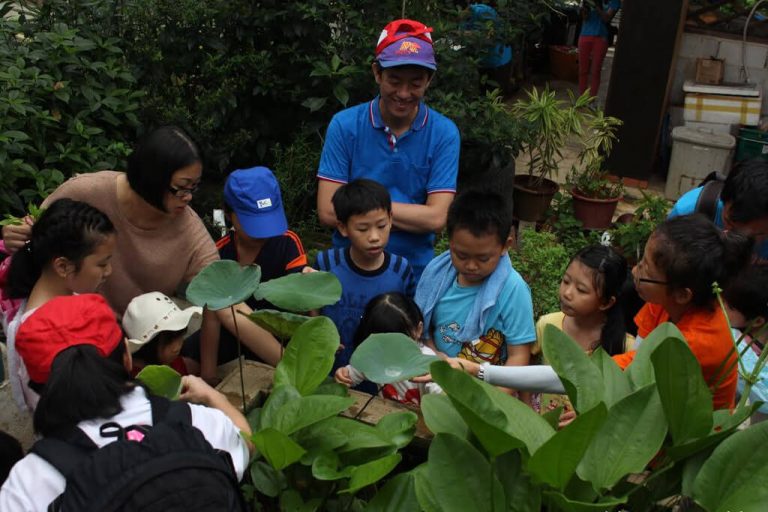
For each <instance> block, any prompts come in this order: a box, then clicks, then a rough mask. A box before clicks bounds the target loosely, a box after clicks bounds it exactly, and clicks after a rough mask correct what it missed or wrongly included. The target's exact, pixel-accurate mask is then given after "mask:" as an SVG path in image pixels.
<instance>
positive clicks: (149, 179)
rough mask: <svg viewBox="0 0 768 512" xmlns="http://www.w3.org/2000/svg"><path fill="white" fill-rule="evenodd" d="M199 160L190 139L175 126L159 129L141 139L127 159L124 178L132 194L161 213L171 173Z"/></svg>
mask: <svg viewBox="0 0 768 512" xmlns="http://www.w3.org/2000/svg"><path fill="white" fill-rule="evenodd" d="M201 161H202V158H201V157H200V151H199V150H198V148H197V145H196V144H195V142H194V141H193V140H192V138H191V137H190V136H189V135H188V134H187V133H185V132H184V130H182V129H181V128H179V127H176V126H163V127H162V128H158V129H157V130H153V131H151V132H150V133H148V134H147V135H146V136H144V137H143V138H142V139H141V140H140V141H139V143H138V144H137V146H136V149H134V150H133V153H131V154H130V156H128V169H127V171H126V173H125V174H126V176H127V177H128V184H129V185H130V186H131V189H133V191H134V192H136V193H137V194H138V195H139V196H141V197H142V199H144V200H145V201H146V202H148V203H149V204H151V205H152V206H154V207H155V208H157V209H158V210H161V211H166V209H165V205H164V204H163V199H164V197H165V193H166V192H167V191H168V187H169V186H170V185H171V176H173V173H175V172H176V171H178V170H179V169H183V168H184V167H188V166H190V165H192V164H195V163H199V162H201Z"/></svg>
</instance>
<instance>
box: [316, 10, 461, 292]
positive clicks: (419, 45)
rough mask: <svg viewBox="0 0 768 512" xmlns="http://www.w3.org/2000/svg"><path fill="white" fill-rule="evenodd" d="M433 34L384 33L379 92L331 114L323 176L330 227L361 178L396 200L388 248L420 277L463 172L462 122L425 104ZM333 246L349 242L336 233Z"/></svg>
mask: <svg viewBox="0 0 768 512" xmlns="http://www.w3.org/2000/svg"><path fill="white" fill-rule="evenodd" d="M431 32H432V29H431V28H430V27H427V26H426V25H424V24H423V23H420V22H418V21H413V20H405V19H403V20H396V21H393V22H391V23H389V24H388V25H387V26H386V27H385V28H384V30H383V31H382V33H381V36H380V38H379V42H378V44H377V46H376V52H375V61H374V62H373V65H372V68H373V76H374V79H375V80H376V83H377V84H378V85H379V95H378V96H377V97H376V98H374V99H373V100H372V101H370V102H368V103H363V104H361V105H357V106H354V107H351V108H348V109H346V110H343V111H341V112H339V113H338V114H336V115H335V116H334V117H333V119H332V120H331V123H330V125H329V126H328V131H327V133H326V138H325V144H324V145H323V152H322V155H321V157H320V168H319V169H318V172H317V177H318V179H319V182H318V191H317V211H318V216H319V217H320V221H321V222H322V223H323V224H325V225H327V226H331V227H336V225H337V218H336V214H335V212H334V209H333V205H332V203H331V198H332V197H333V194H334V192H336V190H337V189H338V188H339V187H341V186H342V185H344V184H346V183H349V182H351V181H352V180H355V179H360V178H366V179H370V180H374V181H377V182H379V183H381V184H382V185H384V187H385V188H386V189H387V190H388V191H389V193H390V196H391V197H392V225H393V226H392V235H391V237H390V240H389V245H388V246H387V250H388V251H390V252H392V253H393V254H397V255H398V256H403V257H404V258H406V259H408V261H409V262H410V263H411V265H412V266H413V270H414V274H415V276H416V278H417V279H418V277H419V276H420V275H421V272H422V270H423V269H424V267H425V266H426V265H427V263H428V262H429V260H431V259H432V257H433V255H434V250H433V244H434V238H435V235H434V233H435V231H440V230H441V229H443V227H444V226H445V219H446V215H447V213H448V206H449V205H450V204H451V201H452V200H453V196H454V194H455V193H456V176H457V173H458V168H459V145H460V141H459V131H458V129H457V128H456V125H455V124H453V122H452V121H451V120H450V119H448V118H446V117H444V116H443V115H441V114H439V113H438V112H436V111H434V110H432V109H430V108H429V107H427V106H426V105H425V104H424V101H423V99H424V95H425V93H426V91H427V88H428V87H429V84H430V82H431V81H432V77H433V76H434V72H435V70H436V69H437V63H436V62H435V53H434V50H433V48H432V36H431ZM333 245H334V246H335V247H346V246H347V245H348V241H347V240H345V239H344V237H342V236H341V235H340V234H339V232H338V231H336V232H335V233H334V236H333Z"/></svg>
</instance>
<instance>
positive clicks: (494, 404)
mask: <svg viewBox="0 0 768 512" xmlns="http://www.w3.org/2000/svg"><path fill="white" fill-rule="evenodd" d="M590 364H591V363H590ZM430 370H431V373H432V378H434V379H435V382H437V383H438V384H440V386H441V387H442V388H443V390H444V391H445V393H446V394H447V395H448V396H449V397H450V399H451V402H453V405H454V406H455V407H456V410H457V411H458V412H459V414H460V415H461V417H462V418H463V419H464V421H465V422H466V423H467V425H468V426H469V428H470V430H471V431H472V432H473V433H474V434H475V436H477V438H478V439H479V441H480V443H481V444H482V445H483V448H485V450H486V451H487V452H488V453H489V454H490V455H492V456H496V455H500V454H502V453H505V452H507V451H509V450H513V449H515V448H519V447H521V446H525V447H526V448H527V450H528V453H534V452H535V451H536V450H537V449H538V448H539V446H541V445H542V444H544V442H545V441H546V440H547V439H549V438H550V437H551V436H552V435H553V434H554V430H553V429H552V427H551V426H550V425H549V423H547V422H546V420H545V419H544V418H542V417H541V416H540V415H539V414H536V413H535V412H534V411H533V410H532V409H531V408H530V407H528V406H527V405H525V404H524V403H523V402H521V401H520V400H518V399H516V398H513V397H511V396H509V395H508V394H506V393H504V392H503V391H501V390H500V389H498V388H496V387H495V386H491V385H490V384H487V383H485V382H482V381H480V380H478V379H476V378H474V377H472V376H470V375H468V374H466V373H464V372H462V371H459V370H454V369H453V368H451V367H450V366H449V365H448V364H447V363H445V362H444V361H437V362H435V363H432V365H431V366H430Z"/></svg>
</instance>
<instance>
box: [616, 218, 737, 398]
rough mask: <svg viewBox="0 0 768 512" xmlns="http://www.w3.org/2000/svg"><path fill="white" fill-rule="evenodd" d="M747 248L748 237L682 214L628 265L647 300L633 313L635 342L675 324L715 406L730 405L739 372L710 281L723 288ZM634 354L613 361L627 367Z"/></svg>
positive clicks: (655, 234) (662, 228) (661, 227)
mask: <svg viewBox="0 0 768 512" xmlns="http://www.w3.org/2000/svg"><path fill="white" fill-rule="evenodd" d="M751 251H752V241H751V239H748V238H746V237H744V236H742V235H739V234H737V233H734V232H721V231H720V230H719V229H718V228H717V227H716V226H715V225H714V224H713V223H712V222H711V221H709V220H707V219H706V218H705V217H703V216H701V215H696V214H694V215H686V216H684V217H675V218H673V219H670V220H667V221H666V222H664V223H662V224H660V225H659V226H658V227H657V228H656V230H655V231H654V232H653V234H652V235H651V238H650V239H649V240H648V243H647V244H646V246H645V252H644V253H643V258H642V259H641V260H640V261H639V262H638V264H637V265H636V266H635V268H634V269H632V275H633V277H634V279H635V287H636V288H637V292H638V294H639V295H640V297H641V298H642V299H643V300H644V301H645V302H646V304H645V306H643V307H642V309H641V310H640V311H639V312H638V314H637V316H635V323H636V324H637V327H638V331H637V334H638V337H637V341H636V344H640V343H641V340H642V339H643V338H645V337H646V336H648V334H650V332H651V331H653V329H655V328H656V327H657V326H658V325H660V324H661V323H663V322H672V323H674V324H675V326H676V327H677V328H678V329H680V332H681V333H682V334H683V336H684V337H685V339H686V341H687V342H688V346H689V347H690V349H691V352H693V354H694V355H695V356H696V359H697V360H698V361H699V364H700V365H701V370H702V373H703V375H704V380H705V381H706V382H707V384H708V385H709V386H710V389H711V390H712V393H713V397H712V401H713V405H714V407H715V408H716V409H726V408H729V407H732V406H733V401H734V397H735V395H736V382H737V378H738V375H737V368H736V354H735V353H734V352H733V351H732V349H733V339H732V337H731V331H730V328H729V327H728V321H727V319H726V317H725V315H724V314H723V312H722V310H721V309H720V308H719V306H718V305H717V301H716V297H715V294H714V292H713V290H712V283H714V282H717V283H718V284H719V285H720V286H721V287H725V286H726V284H727V283H728V281H729V280H730V279H731V278H732V277H733V276H735V275H736V274H737V273H738V272H739V271H740V270H741V269H742V268H744V267H745V266H746V265H747V264H748V262H749V258H750V254H751ZM634 356H635V352H634V351H631V352H628V353H626V354H620V355H617V356H614V360H615V361H616V362H617V363H618V364H619V366H621V367H622V368H626V367H627V366H628V365H629V364H630V363H631V362H632V360H633V359H634ZM724 360H727V362H725V363H723V361H724Z"/></svg>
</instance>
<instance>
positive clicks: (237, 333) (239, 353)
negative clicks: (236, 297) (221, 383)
mask: <svg viewBox="0 0 768 512" xmlns="http://www.w3.org/2000/svg"><path fill="white" fill-rule="evenodd" d="M229 310H230V311H231V312H232V321H233V322H234V323H235V338H237V364H238V366H239V368H240V397H241V398H242V400H243V414H245V413H246V406H245V380H244V379H243V353H242V352H243V350H242V347H241V346H240V343H241V342H240V329H238V327H237V315H235V306H234V305H230V306H229Z"/></svg>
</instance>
